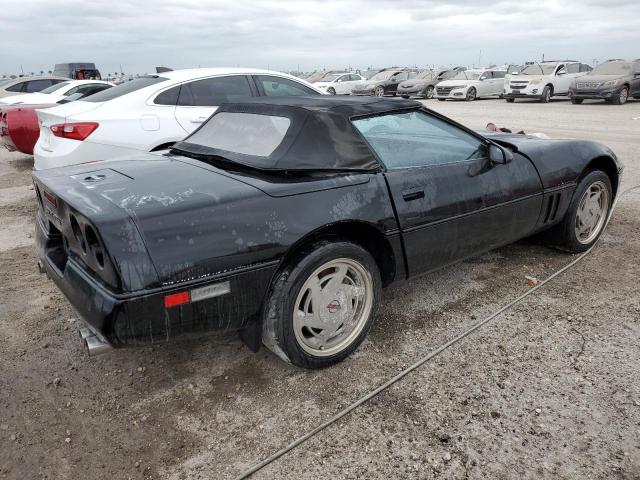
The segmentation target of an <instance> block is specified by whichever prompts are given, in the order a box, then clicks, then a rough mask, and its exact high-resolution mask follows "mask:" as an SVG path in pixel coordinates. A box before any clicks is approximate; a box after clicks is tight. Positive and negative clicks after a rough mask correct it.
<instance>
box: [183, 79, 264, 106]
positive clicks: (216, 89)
mask: <svg viewBox="0 0 640 480" xmlns="http://www.w3.org/2000/svg"><path fill="white" fill-rule="evenodd" d="M251 96H252V93H251V87H250V86H249V81H248V80H247V77H245V76H244V75H231V76H227V77H214V78H205V79H204V80H196V81H193V82H189V83H184V84H183V85H182V88H181V89H180V94H179V97H178V105H179V106H189V107H215V106H218V105H222V104H223V103H231V102H235V101H238V100H242V99H244V98H247V97H251Z"/></svg>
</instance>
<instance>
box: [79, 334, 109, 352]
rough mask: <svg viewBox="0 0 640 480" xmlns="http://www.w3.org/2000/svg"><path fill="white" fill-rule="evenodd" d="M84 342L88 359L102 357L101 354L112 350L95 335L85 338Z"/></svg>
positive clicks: (107, 343)
mask: <svg viewBox="0 0 640 480" xmlns="http://www.w3.org/2000/svg"><path fill="white" fill-rule="evenodd" d="M84 342H85V344H86V346H87V353H88V354H89V356H90V357H95V356H96V355H102V354H103V353H107V352H109V351H111V350H112V349H113V347H112V346H111V345H110V344H109V342H107V341H105V340H102V339H100V338H98V337H97V336H95V335H91V336H90V337H87V338H85V339H84Z"/></svg>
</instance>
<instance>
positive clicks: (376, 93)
mask: <svg viewBox="0 0 640 480" xmlns="http://www.w3.org/2000/svg"><path fill="white" fill-rule="evenodd" d="M373 94H374V96H376V97H384V88H383V87H376V88H375V90H374V91H373Z"/></svg>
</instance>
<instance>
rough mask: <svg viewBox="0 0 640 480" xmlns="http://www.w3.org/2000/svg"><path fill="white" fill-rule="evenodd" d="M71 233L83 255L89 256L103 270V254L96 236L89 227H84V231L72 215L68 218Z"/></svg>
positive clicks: (93, 230)
mask: <svg viewBox="0 0 640 480" xmlns="http://www.w3.org/2000/svg"><path fill="white" fill-rule="evenodd" d="M69 222H70V224H71V231H72V232H73V236H74V238H75V240H76V243H77V244H78V245H79V246H80V249H81V250H82V253H83V254H84V255H90V256H91V257H92V258H93V260H95V263H96V265H97V266H98V267H99V268H104V262H105V253H104V249H103V248H102V244H101V243H100V240H99V239H98V234H97V233H96V231H95V229H94V228H93V227H92V226H91V225H85V226H84V231H83V229H82V227H81V226H80V223H79V222H78V219H77V218H76V217H75V216H74V215H70V216H69Z"/></svg>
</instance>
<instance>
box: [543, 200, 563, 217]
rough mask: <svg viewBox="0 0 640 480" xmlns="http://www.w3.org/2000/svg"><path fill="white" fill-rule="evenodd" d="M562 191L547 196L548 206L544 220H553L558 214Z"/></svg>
mask: <svg viewBox="0 0 640 480" xmlns="http://www.w3.org/2000/svg"><path fill="white" fill-rule="evenodd" d="M560 197H561V194H560V193H552V194H551V195H549V197H548V198H547V206H546V208H545V215H544V222H543V223H549V222H553V221H554V220H555V219H556V216H557V215H558V207H559V206H560Z"/></svg>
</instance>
